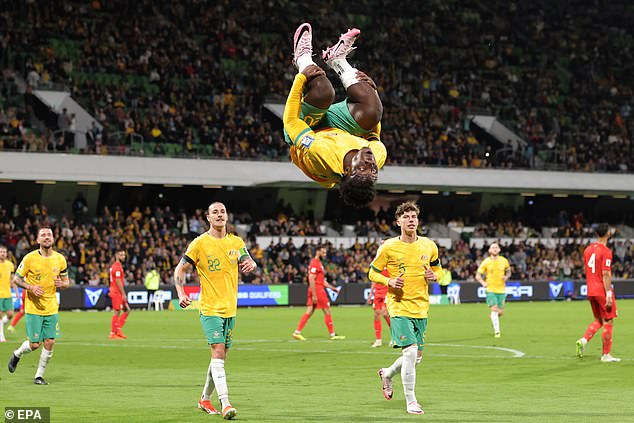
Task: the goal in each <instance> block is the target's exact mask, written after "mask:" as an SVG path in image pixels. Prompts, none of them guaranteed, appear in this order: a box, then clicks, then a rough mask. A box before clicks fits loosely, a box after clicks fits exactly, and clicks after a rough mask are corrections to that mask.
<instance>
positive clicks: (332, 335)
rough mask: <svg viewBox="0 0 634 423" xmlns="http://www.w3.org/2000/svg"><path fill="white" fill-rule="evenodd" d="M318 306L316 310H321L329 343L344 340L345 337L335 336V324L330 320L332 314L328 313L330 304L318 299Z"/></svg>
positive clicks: (325, 299)
mask: <svg viewBox="0 0 634 423" xmlns="http://www.w3.org/2000/svg"><path fill="white" fill-rule="evenodd" d="M324 295H326V294H324ZM318 301H319V304H318V305H317V308H321V309H322V311H323V312H324V323H325V324H326V328H327V329H328V336H329V339H330V340H331V341H338V340H343V339H346V337H345V336H342V335H337V333H336V332H335V323H334V322H333V320H332V313H331V312H330V303H329V302H328V299H327V298H323V297H322V298H319V300H318Z"/></svg>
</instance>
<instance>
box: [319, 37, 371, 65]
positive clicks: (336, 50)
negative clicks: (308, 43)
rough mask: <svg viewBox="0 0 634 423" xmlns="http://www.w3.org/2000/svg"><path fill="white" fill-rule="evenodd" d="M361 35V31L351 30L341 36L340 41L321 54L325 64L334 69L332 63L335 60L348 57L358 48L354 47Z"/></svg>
mask: <svg viewBox="0 0 634 423" xmlns="http://www.w3.org/2000/svg"><path fill="white" fill-rule="evenodd" d="M359 34H361V31H359V30H358V29H356V28H352V29H349V30H348V32H346V33H345V34H341V37H339V40H338V41H337V42H336V43H335V44H334V45H332V46H330V47H328V48H327V49H326V50H324V51H323V52H322V53H321V57H322V58H323V59H324V62H326V64H327V65H328V66H330V67H331V68H332V61H333V60H334V59H341V58H344V57H348V55H349V54H350V52H351V51H352V50H354V49H355V48H356V47H353V46H352V45H353V44H354V42H355V40H356V39H357V37H358V36H359Z"/></svg>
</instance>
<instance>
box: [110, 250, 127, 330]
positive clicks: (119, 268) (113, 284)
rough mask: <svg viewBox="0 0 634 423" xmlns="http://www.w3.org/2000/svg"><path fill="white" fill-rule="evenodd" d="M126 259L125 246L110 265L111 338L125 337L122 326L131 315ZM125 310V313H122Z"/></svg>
mask: <svg viewBox="0 0 634 423" xmlns="http://www.w3.org/2000/svg"><path fill="white" fill-rule="evenodd" d="M124 261H125V250H124V249H123V248H119V249H117V251H116V252H115V254H114V262H113V263H112V266H110V272H109V273H110V291H109V293H108V295H110V299H111V300H112V311H113V315H112V319H111V320H110V336H109V338H110V339H125V338H127V336H126V335H124V334H123V331H122V328H123V325H125V322H126V320H127V319H128V316H129V315H130V305H129V304H128V297H127V295H126V293H125V288H124V280H125V273H124V272H123V265H122V263H123V262H124ZM122 311H123V313H122Z"/></svg>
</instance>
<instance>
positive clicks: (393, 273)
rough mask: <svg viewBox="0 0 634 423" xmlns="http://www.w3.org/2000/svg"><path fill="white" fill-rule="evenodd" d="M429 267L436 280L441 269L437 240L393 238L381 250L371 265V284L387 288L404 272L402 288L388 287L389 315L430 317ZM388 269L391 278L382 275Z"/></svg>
mask: <svg viewBox="0 0 634 423" xmlns="http://www.w3.org/2000/svg"><path fill="white" fill-rule="evenodd" d="M427 267H430V268H431V269H432V270H433V271H434V273H435V274H436V277H438V278H439V277H440V276H441V275H440V272H441V270H442V268H441V266H440V260H439V259H438V246H436V243H434V241H432V240H430V239H429V238H425V237H418V238H417V239H416V241H415V242H412V243H407V242H403V241H401V240H400V237H396V238H390V239H388V240H387V241H385V242H384V243H383V245H381V246H380V247H379V250H378V251H377V253H376V258H375V259H374V261H372V263H371V264H370V272H369V278H370V280H371V281H372V282H377V283H381V284H383V285H387V282H388V280H389V279H390V278H395V277H397V276H398V275H400V274H401V273H403V272H405V273H404V275H403V279H404V281H405V285H404V286H403V288H402V289H396V288H392V287H389V289H388V295H387V311H388V313H389V314H390V316H392V317H394V316H400V317H411V318H425V317H428V314H429V290H428V281H427V278H426V277H425V269H426V268H427ZM385 268H387V271H388V274H389V277H386V276H384V275H381V271H382V270H383V269H385Z"/></svg>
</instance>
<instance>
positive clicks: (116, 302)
mask: <svg viewBox="0 0 634 423" xmlns="http://www.w3.org/2000/svg"><path fill="white" fill-rule="evenodd" d="M110 298H112V309H113V310H116V311H119V310H123V295H121V294H119V293H118V292H117V293H116V294H115V293H113V292H112V291H110Z"/></svg>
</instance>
